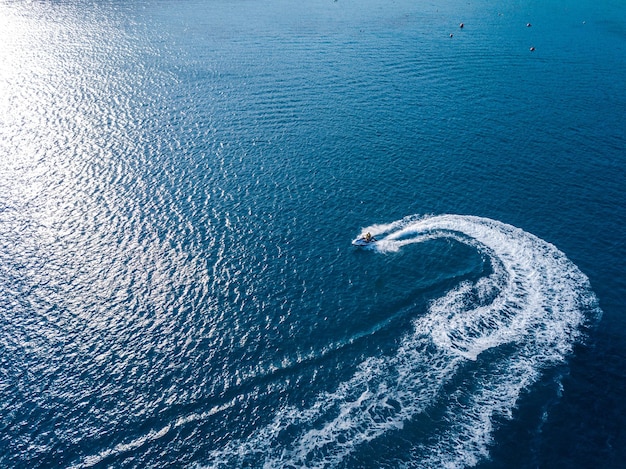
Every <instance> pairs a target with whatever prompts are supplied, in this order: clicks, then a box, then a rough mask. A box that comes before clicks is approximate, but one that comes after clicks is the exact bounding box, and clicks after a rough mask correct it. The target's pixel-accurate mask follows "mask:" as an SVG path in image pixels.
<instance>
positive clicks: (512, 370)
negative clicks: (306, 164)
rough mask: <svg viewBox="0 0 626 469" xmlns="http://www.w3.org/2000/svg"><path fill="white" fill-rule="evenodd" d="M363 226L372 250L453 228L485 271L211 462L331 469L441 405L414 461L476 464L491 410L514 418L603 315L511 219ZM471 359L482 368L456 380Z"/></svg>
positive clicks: (556, 256) (558, 257)
mask: <svg viewBox="0 0 626 469" xmlns="http://www.w3.org/2000/svg"><path fill="white" fill-rule="evenodd" d="M364 231H369V232H370V233H372V235H374V236H375V237H377V239H378V242H377V243H376V245H375V247H374V248H373V249H376V250H378V251H380V252H388V251H397V250H399V249H402V248H403V247H404V246H406V245H407V244H412V243H418V242H424V241H426V240H429V239H433V238H438V237H452V238H454V239H457V240H459V241H462V242H464V243H467V244H469V245H471V246H474V247H475V248H476V249H478V250H480V251H481V252H482V253H483V254H484V255H486V256H488V258H489V259H490V262H491V266H492V273H491V274H490V275H489V276H487V277H484V278H482V279H480V280H479V281H478V282H476V283H469V282H464V283H462V284H460V285H458V286H457V287H456V288H454V289H453V290H451V291H450V292H448V293H447V294H446V295H445V296H444V297H442V298H439V299H437V300H435V301H433V302H432V304H431V305H430V307H429V310H428V312H427V314H425V315H424V316H421V317H418V318H417V319H415V321H414V323H413V328H412V330H411V331H410V332H408V333H407V334H406V336H405V337H404V338H403V340H402V341H401V344H400V346H399V348H398V351H397V353H396V354H395V355H394V356H391V357H385V358H370V359H367V360H365V361H364V362H363V363H362V364H361V365H360V367H359V370H358V371H357V372H356V373H355V375H354V376H353V377H352V378H351V379H349V380H347V381H345V382H343V383H341V384H340V385H339V386H338V387H337V389H336V390H335V391H334V392H332V393H324V394H321V395H320V396H318V398H317V400H316V401H315V403H314V404H313V405H312V406H310V407H309V408H304V409H302V408H294V407H287V408H282V409H278V410H277V413H276V416H275V418H274V421H273V422H272V423H271V424H270V425H268V426H266V427H264V428H261V429H260V430H259V431H257V432H256V433H254V434H253V435H252V436H250V437H249V438H248V439H246V440H245V441H231V442H230V443H228V444H227V445H226V446H225V447H224V448H221V449H219V450H216V451H215V452H214V453H213V454H212V458H211V461H210V465H211V466H213V467H222V466H224V467H226V466H232V465H238V464H237V463H238V462H241V461H242V459H241V457H242V455H244V454H245V455H246V457H247V458H252V460H255V461H263V464H264V467H268V468H269V467H272V468H273V467H304V466H306V467H334V466H337V465H339V464H340V463H341V462H342V461H344V460H345V458H346V457H347V456H348V455H350V454H351V453H352V452H353V451H354V450H355V448H357V447H358V446H359V445H362V444H364V443H366V442H369V441H372V440H374V439H376V438H378V437H380V436H382V435H383V434H385V433H388V432H392V431H395V430H400V429H402V428H403V425H404V424H405V423H406V422H408V421H411V420H415V419H417V418H427V416H425V413H426V412H427V410H428V409H429V408H430V407H431V406H441V405H442V404H441V403H442V402H443V403H444V404H443V405H445V410H444V415H445V419H444V420H445V424H443V425H436V426H435V427H436V429H435V430H433V431H434V432H435V433H434V434H433V435H431V436H430V437H429V438H427V439H426V441H425V442H416V444H415V447H414V451H413V456H414V459H413V460H412V462H411V463H410V465H411V466H415V467H455V468H456V467H467V466H473V465H475V464H476V463H477V462H478V461H480V460H481V459H483V458H485V457H487V456H488V448H489V444H490V442H491V435H492V432H493V428H494V418H496V417H498V416H500V417H505V418H510V417H511V415H512V410H513V409H514V408H515V405H516V403H517V400H518V398H519V396H520V394H521V393H522V391H523V390H525V389H527V388H528V387H529V386H530V385H532V384H533V383H535V382H536V381H537V379H538V378H539V377H540V376H541V372H542V370H544V369H546V368H547V367H549V366H551V365H554V364H557V363H559V362H562V361H563V360H564V359H565V358H566V357H567V355H568V354H570V353H571V351H572V347H573V345H574V343H576V341H577V340H579V339H580V337H581V332H580V328H581V326H582V325H583V324H585V322H587V321H589V322H591V321H594V320H596V319H598V317H599V315H600V310H599V309H598V307H597V305H596V300H595V296H594V295H593V293H592V292H591V290H590V287H589V283H588V280H587V278H586V277H585V276H584V275H583V274H582V273H581V272H580V271H579V270H578V268H577V267H576V266H575V265H574V264H572V263H571V262H570V261H569V260H568V259H567V258H566V257H565V255H564V254H563V253H561V252H560V251H559V250H558V249H556V248H555V247H554V246H553V245H551V244H549V243H547V242H545V241H543V240H541V239H539V238H537V237H536V236H534V235H531V234H529V233H526V232H524V231H522V230H520V229H518V228H515V227H513V226H510V225H506V224H504V223H500V222H497V221H494V220H489V219H485V218H478V217H469V216H455V215H443V216H434V217H426V218H421V219H419V218H416V217H410V218H406V219H403V220H399V221H397V222H394V223H391V224H387V225H374V226H371V227H368V228H367V229H366V230H364ZM505 345H506V347H507V348H506V349H504V350H503V351H502V352H501V353H498V354H497V355H493V354H492V355H490V356H489V357H488V358H486V359H484V360H479V357H481V356H482V354H484V353H485V352H487V351H489V350H495V349H496V348H499V347H502V346H505ZM467 366H473V367H478V368H477V370H476V371H474V372H472V373H471V374H469V375H467V376H464V379H463V380H460V381H463V383H462V384H454V383H453V381H452V380H453V379H454V378H455V376H456V375H458V374H459V373H462V372H463V369H464V368H466V367H467ZM451 383H453V384H451ZM444 388H445V389H447V390H448V392H450V394H449V395H447V394H446V392H444ZM450 389H451V390H450ZM420 416H421V417H420ZM288 434H291V435H295V436H289V437H286V435H288Z"/></svg>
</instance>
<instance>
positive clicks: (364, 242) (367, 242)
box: [352, 233, 377, 246]
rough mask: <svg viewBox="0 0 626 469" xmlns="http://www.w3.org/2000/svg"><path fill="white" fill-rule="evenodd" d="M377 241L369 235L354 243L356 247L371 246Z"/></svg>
mask: <svg viewBox="0 0 626 469" xmlns="http://www.w3.org/2000/svg"><path fill="white" fill-rule="evenodd" d="M376 241H377V239H376V238H374V237H373V236H372V235H371V234H369V233H367V234H366V235H365V236H363V237H361V238H358V239H355V240H354V241H352V244H353V245H354V246H369V245H370V244H374V243H375V242H376Z"/></svg>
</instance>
